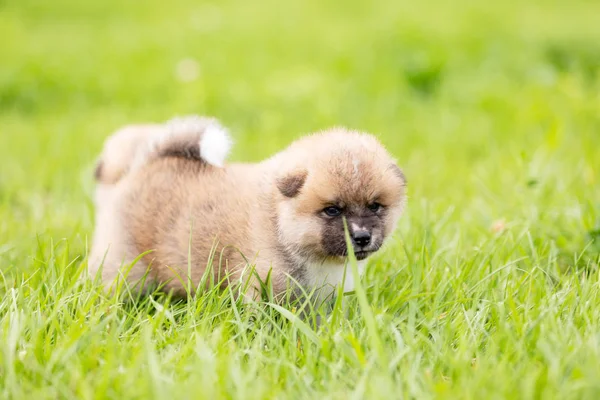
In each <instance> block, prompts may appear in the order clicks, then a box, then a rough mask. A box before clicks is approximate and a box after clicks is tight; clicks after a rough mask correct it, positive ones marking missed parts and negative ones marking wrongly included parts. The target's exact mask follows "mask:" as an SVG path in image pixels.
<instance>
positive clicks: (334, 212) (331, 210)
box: [323, 206, 342, 217]
mask: <svg viewBox="0 0 600 400" xmlns="http://www.w3.org/2000/svg"><path fill="white" fill-rule="evenodd" d="M323 212H324V213H325V215H328V216H330V217H339V216H340V215H342V209H341V208H339V207H336V206H329V207H325V208H324V209H323Z"/></svg>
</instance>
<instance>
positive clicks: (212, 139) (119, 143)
mask: <svg viewBox="0 0 600 400" xmlns="http://www.w3.org/2000/svg"><path fill="white" fill-rule="evenodd" d="M231 145H232V141H231V138H230V137H229V134H228V132H227V130H226V129H225V128H224V127H223V126H222V125H221V124H220V123H219V122H218V121H217V120H216V119H214V118H206V117H198V116H188V117H179V118H174V119H172V120H170V121H168V122H166V123H165V124H162V125H143V126H142V125H138V126H135V125H134V126H128V127H125V128H122V129H120V130H118V131H117V132H116V133H114V134H113V135H112V136H111V137H110V138H109V139H108V140H107V141H106V143H105V145H104V150H103V152H102V155H101V157H100V161H99V162H98V165H97V167H96V179H97V180H98V182H101V183H107V184H112V183H116V182H118V181H119V180H120V179H121V178H122V177H123V176H125V175H126V174H127V173H128V172H129V171H132V170H135V169H136V168H139V167H141V166H143V165H145V164H147V163H149V162H152V161H153V160H156V159H158V158H162V157H182V158H188V159H194V160H198V161H201V162H205V163H207V164H210V165H214V166H215V167H222V166H223V164H224V163H225V159H226V157H227V154H228V153H229V151H230V149H231Z"/></svg>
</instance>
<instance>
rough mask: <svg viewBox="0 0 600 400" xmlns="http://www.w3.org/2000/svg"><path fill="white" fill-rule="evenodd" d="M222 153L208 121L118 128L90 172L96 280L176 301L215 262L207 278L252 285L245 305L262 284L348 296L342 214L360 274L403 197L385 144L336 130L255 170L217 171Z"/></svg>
mask: <svg viewBox="0 0 600 400" xmlns="http://www.w3.org/2000/svg"><path fill="white" fill-rule="evenodd" d="M230 147H231V140H230V138H229V136H228V134H227V131H226V130H225V129H224V128H223V127H222V126H221V125H220V124H219V123H218V122H217V121H216V120H214V119H210V118H201V117H185V118H180V119H175V120H172V121H170V122H168V123H166V124H164V125H147V126H132V127H127V128H124V129H122V130H120V131H118V132H117V133H115V134H114V135H113V136H112V137H111V138H110V139H109V140H108V141H107V142H106V145H105V148H104V151H103V153H102V155H101V157H100V161H99V163H98V167H97V170H96V179H97V182H98V183H97V193H96V207H97V217H96V231H95V233H94V241H93V245H92V253H91V255H90V260H89V272H90V273H91V274H92V276H95V275H96V274H97V273H98V271H101V274H102V280H103V282H105V283H106V284H110V283H111V282H113V281H115V280H116V279H117V278H119V277H123V278H124V279H127V281H129V283H132V284H135V283H139V282H140V281H144V282H145V283H146V284H149V283H153V284H160V285H163V286H162V287H163V289H164V290H166V291H171V292H173V293H174V294H175V295H184V294H185V293H186V288H187V287H188V285H191V287H192V288H196V287H197V286H198V285H199V283H200V282H201V281H202V279H203V276H204V274H205V272H207V268H210V267H212V268H211V269H210V270H208V273H209V274H210V278H211V279H212V280H213V282H220V283H222V284H223V285H227V284H230V283H232V282H248V283H249V285H250V287H251V290H250V291H249V292H247V293H246V296H249V297H251V298H256V297H258V296H259V292H260V288H261V281H262V282H266V281H267V280H269V281H270V283H271V284H272V288H273V293H274V294H275V295H276V296H279V295H282V294H283V293H285V292H286V290H287V289H288V288H289V287H291V286H299V288H301V289H302V290H304V291H305V292H311V291H313V290H314V291H316V292H318V296H319V298H321V299H323V298H324V297H327V296H328V295H329V294H331V293H332V290H333V288H335V287H336V286H338V285H342V286H343V289H344V290H345V291H347V290H352V289H353V286H354V282H353V279H352V273H351V271H350V270H348V271H347V272H346V273H345V271H344V270H345V264H346V263H345V261H346V257H347V253H348V251H347V250H348V249H347V246H346V240H345V230H344V222H343V221H344V219H345V220H346V221H347V226H348V230H349V234H350V237H351V240H352V244H353V250H354V253H355V255H356V258H357V259H358V260H359V263H358V264H359V270H360V272H361V273H362V271H363V270H364V264H365V260H366V259H367V258H368V257H369V256H370V255H372V254H373V253H375V252H376V251H377V250H378V249H379V248H381V246H382V245H383V243H384V241H385V240H386V239H387V238H388V237H389V236H390V234H391V233H392V232H393V230H394V228H395V226H396V224H397V222H398V219H399V218H400V216H401V214H402V211H403V208H404V204H405V201H406V193H405V192H406V179H405V177H404V174H403V173H402V171H401V170H400V168H399V167H398V166H397V165H396V163H395V161H394V160H393V159H392V158H391V157H390V155H389V154H388V152H387V151H386V150H385V149H384V147H383V146H382V145H381V144H380V143H379V142H378V141H377V139H375V137H373V136H371V135H368V134H365V133H359V132H355V131H349V130H346V129H343V128H335V129H331V130H327V131H324V132H320V133H317V134H313V135H309V136H306V137H303V138H301V139H299V140H297V141H295V142H294V143H292V144H291V145H290V146H289V147H288V148H287V149H285V150H283V151H282V152H280V153H278V154H276V155H274V156H273V157H271V158H269V159H267V160H265V161H263V162H260V163H257V164H225V158H226V156H227V153H228V152H229V149H230ZM140 256H141V258H140ZM134 261H136V262H135V263H134V264H133V266H130V264H131V263H132V262H134ZM249 266H252V268H253V270H254V274H250V273H249V271H250V268H249ZM344 278H345V280H344ZM299 288H298V287H297V288H296V292H298V289H299Z"/></svg>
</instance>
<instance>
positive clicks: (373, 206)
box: [367, 203, 383, 213]
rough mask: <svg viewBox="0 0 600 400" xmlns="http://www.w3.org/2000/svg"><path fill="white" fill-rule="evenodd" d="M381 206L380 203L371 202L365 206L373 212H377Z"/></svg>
mask: <svg viewBox="0 0 600 400" xmlns="http://www.w3.org/2000/svg"><path fill="white" fill-rule="evenodd" d="M381 207H383V206H382V205H381V204H379V203H371V204H369V205H368V206H367V208H368V209H369V210H371V211H373V212H375V213H376V212H377V211H379V210H381Z"/></svg>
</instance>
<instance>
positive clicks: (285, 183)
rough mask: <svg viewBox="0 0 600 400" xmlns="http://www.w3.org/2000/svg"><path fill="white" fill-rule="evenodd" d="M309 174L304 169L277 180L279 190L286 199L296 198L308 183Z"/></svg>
mask: <svg viewBox="0 0 600 400" xmlns="http://www.w3.org/2000/svg"><path fill="white" fill-rule="evenodd" d="M307 175H308V172H307V171H306V170H304V169H302V170H297V171H293V172H290V173H287V174H285V175H283V176H281V177H279V178H277V183H276V184H277V189H279V191H280V192H281V194H282V195H284V196H285V197H290V198H292V197H296V196H297V195H298V193H300V189H302V186H304V182H306V176H307Z"/></svg>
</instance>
